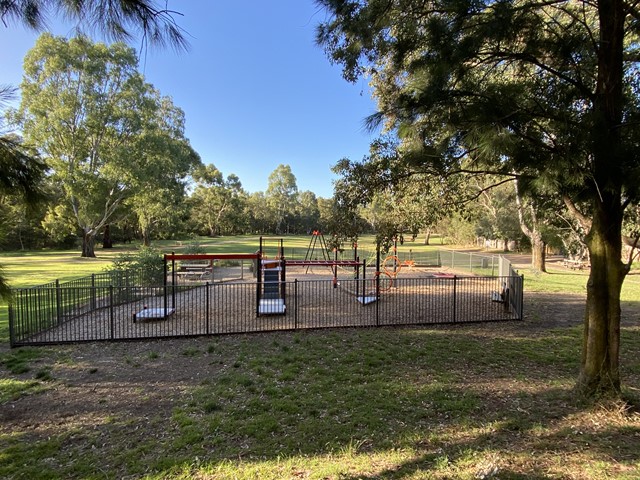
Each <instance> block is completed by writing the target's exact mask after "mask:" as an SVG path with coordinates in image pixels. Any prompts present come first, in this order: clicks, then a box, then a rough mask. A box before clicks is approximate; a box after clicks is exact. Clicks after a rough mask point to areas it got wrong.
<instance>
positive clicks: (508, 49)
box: [318, 0, 640, 395]
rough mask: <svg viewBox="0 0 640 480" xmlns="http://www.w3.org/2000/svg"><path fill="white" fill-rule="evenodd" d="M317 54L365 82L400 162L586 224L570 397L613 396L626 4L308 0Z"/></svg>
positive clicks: (631, 52) (631, 143) (633, 53)
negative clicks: (554, 209)
mask: <svg viewBox="0 0 640 480" xmlns="http://www.w3.org/2000/svg"><path fill="white" fill-rule="evenodd" d="M318 3H319V4H320V5H322V6H324V7H326V9H327V10H328V11H329V14H330V15H329V17H328V19H327V21H326V22H324V23H323V24H321V25H320V26H319V28H318V41H319V43H320V44H322V45H323V46H324V47H325V49H326V51H327V54H328V55H329V57H330V58H331V59H332V60H333V61H335V62H338V63H340V64H341V65H342V66H343V74H344V76H345V78H346V79H348V80H352V81H355V80H356V79H358V78H359V77H360V76H362V75H370V76H371V82H372V85H373V88H374V94H375V95H376V97H377V100H378V114H377V115H376V116H375V117H374V118H373V119H372V122H373V123H376V122H379V123H380V122H381V123H384V125H385V126H386V127H387V128H389V129H395V130H396V131H397V132H398V134H399V136H400V137H401V139H402V144H401V146H400V147H399V149H400V151H401V155H399V157H398V161H399V162H400V163H402V164H403V165H405V166H406V167H407V168H410V169H413V170H415V171H416V172H426V173H429V174H433V175H439V176H446V175H450V174H452V173H454V172H457V173H466V174H470V175H479V174H483V173H489V174H494V175H501V176H512V177H513V178H524V179H528V180H532V181H533V180H536V179H543V180H544V183H545V184H546V185H553V186H554V187H553V188H554V192H555V195H557V196H558V198H564V199H565V200H566V203H567V204H568V205H573V206H576V205H586V209H585V210H584V211H581V212H579V211H578V209H577V208H576V212H578V213H579V214H580V215H581V216H582V217H583V218H584V219H587V220H588V234H587V236H586V243H587V245H588V248H589V252H590V257H591V271H590V276H589V280H588V282H587V307H586V309H585V318H584V325H585V327H584V335H583V346H582V357H581V371H580V375H579V378H578V382H577V387H578V390H579V391H580V392H582V393H584V394H587V395H596V394H598V393H601V392H619V390H620V370H619V347H620V290H621V287H622V282H623V280H624V278H625V276H626V274H627V273H628V271H629V267H630V265H629V263H628V262H624V261H623V260H622V258H621V253H622V241H621V237H622V235H621V234H622V221H623V216H624V212H625V210H626V208H627V207H628V206H629V205H633V204H637V203H638V200H639V197H640V160H639V154H640V149H639V148H638V145H637V141H636V140H635V139H636V138H638V133H639V132H638V129H639V128H640V122H638V121H637V120H638V119H637V117H638V111H639V110H638V103H639V102H638V92H639V91H640V90H639V89H638V87H639V86H640V85H639V84H638V75H637V71H638V69H637V61H638V55H637V45H638V42H637V40H638V38H637V34H638V26H639V25H640V22H638V19H639V18H640V13H639V12H638V10H637V8H636V6H635V3H633V2H627V1H625V0H610V1H601V2H595V3H594V2H586V1H578V0H570V1H566V0H565V1H560V0H551V1H548V2H537V1H534V0H503V1H498V2H495V1H483V0H480V1H477V0H473V1H471V0H437V1H436V0H426V1H418V0H368V1H364V0H318Z"/></svg>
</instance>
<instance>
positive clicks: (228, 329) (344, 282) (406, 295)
mask: <svg viewBox="0 0 640 480" xmlns="http://www.w3.org/2000/svg"><path fill="white" fill-rule="evenodd" d="M270 247H271V248H270ZM321 252H322V255H325V258H319V256H320V255H319V254H318V252H313V251H309V252H308V253H309V255H308V256H307V258H303V259H302V258H301V259H291V260H289V259H287V258H286V257H285V256H284V244H283V242H282V240H277V241H276V242H275V247H273V245H269V244H268V242H267V241H266V240H263V239H261V240H260V245H259V248H258V250H257V251H256V253H252V254H248V253H242V254H234V253H207V254H173V253H172V254H166V255H165V256H164V270H165V274H164V285H161V286H160V285H156V286H148V287H142V286H137V285H127V284H126V282H125V284H123V285H117V286H114V285H104V286H95V285H94V286H91V287H62V286H60V285H58V286H57V287H55V288H35V289H28V290H24V291H18V292H17V296H16V301H15V302H14V305H13V306H12V313H11V319H12V322H11V341H12V345H14V346H17V345H36V344H48V343H65V342H78V341H96V340H122V339H143V338H165V337H180V336H200V335H220V334H230V333H249V332H264V331H276V330H299V329H316V328H329V327H333V328H335V327H371V326H385V325H420V324H441V323H469V322H485V321H499V320H514V319H520V318H522V277H520V276H518V275H517V274H515V273H514V272H509V270H508V269H507V270H506V271H505V273H504V274H503V275H501V276H478V275H468V274H460V273H459V272H458V273H456V272H454V271H451V270H450V269H448V268H443V267H417V266H416V265H415V262H412V263H409V262H407V261H406V260H402V259H401V258H400V257H399V256H397V255H389V256H386V257H385V258H384V259H382V260H381V259H380V255H378V256H377V257H378V258H376V260H375V264H374V266H373V267H372V266H370V265H368V264H367V261H363V260H360V258H359V257H358V251H357V247H354V248H353V249H352V250H350V251H342V252H337V251H334V252H327V251H326V249H325V248H322V250H321ZM393 253H397V252H393ZM331 256H332V258H331ZM226 279H229V280H226ZM216 280H217V281H216ZM225 280H226V281H225Z"/></svg>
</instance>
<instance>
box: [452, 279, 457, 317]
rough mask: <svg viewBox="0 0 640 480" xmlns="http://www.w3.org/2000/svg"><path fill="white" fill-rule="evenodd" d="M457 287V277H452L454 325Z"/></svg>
mask: <svg viewBox="0 0 640 480" xmlns="http://www.w3.org/2000/svg"><path fill="white" fill-rule="evenodd" d="M457 286H458V276H457V275H454V276H453V323H456V304H457V303H458V300H457Z"/></svg>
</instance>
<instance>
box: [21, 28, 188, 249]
mask: <svg viewBox="0 0 640 480" xmlns="http://www.w3.org/2000/svg"><path fill="white" fill-rule="evenodd" d="M24 69H25V71H24V77H23V81H22V84H21V87H22V101H21V103H20V106H19V108H18V109H17V110H16V111H15V112H14V114H13V118H14V120H15V121H16V122H17V123H18V124H19V125H20V126H21V128H22V131H23V133H24V136H25V139H26V140H27V141H28V142H29V143H30V144H32V145H35V146H37V148H38V150H39V151H40V153H41V155H42V157H43V158H45V159H46V161H47V163H48V164H49V165H50V167H51V168H52V174H51V179H52V180H53V181H54V182H56V183H57V184H58V185H59V186H60V187H61V189H62V193H63V197H64V201H65V202H66V204H67V205H68V206H69V208H70V209H71V212H72V214H73V217H74V218H75V221H76V224H77V227H78V228H79V229H80V231H81V233H82V256H85V257H93V256H95V252H94V242H95V236H96V234H97V233H98V232H100V231H101V230H102V229H103V228H104V226H105V225H107V224H109V223H110V222H111V221H112V220H113V219H115V218H116V213H117V211H118V209H119V208H120V207H121V205H122V204H123V202H125V201H126V200H127V199H128V198H130V197H132V196H135V194H136V193H137V192H139V191H141V190H143V189H155V188H158V187H166V186H167V180H168V181H170V182H171V181H174V180H176V179H177V178H179V177H180V176H182V175H184V171H185V165H184V164H185V162H186V163H187V164H188V163H190V162H191V163H192V162H193V161H194V160H193V159H194V157H195V156H197V155H195V153H194V152H193V151H192V150H191V147H189V146H188V143H187V142H186V140H185V139H184V137H183V136H182V131H181V127H175V125H174V126H168V125H162V122H165V121H166V122H170V121H172V120H171V118H170V113H171V112H170V110H171V108H169V107H166V104H167V102H168V103H169V104H170V101H169V100H168V99H162V98H160V97H159V95H158V94H157V92H156V91H155V90H154V89H153V87H152V86H151V85H149V84H148V83H146V82H145V81H144V78H143V77H142V75H141V74H140V73H139V72H138V70H137V57H136V54H135V51H134V50H133V49H131V48H129V47H127V46H126V45H124V44H122V43H116V44H113V45H111V46H107V45H105V44H101V43H97V44H94V43H92V42H91V41H90V40H89V39H87V38H86V37H77V38H73V39H71V40H66V39H64V38H61V37H54V36H52V35H50V34H43V35H42V36H41V37H40V38H39V39H38V41H37V42H36V45H35V47H34V48H33V49H32V50H30V51H29V52H28V53H27V56H26V57H25V62H24ZM163 106H164V107H163ZM179 121H181V120H179ZM185 159H186V160H185ZM158 182H160V183H158Z"/></svg>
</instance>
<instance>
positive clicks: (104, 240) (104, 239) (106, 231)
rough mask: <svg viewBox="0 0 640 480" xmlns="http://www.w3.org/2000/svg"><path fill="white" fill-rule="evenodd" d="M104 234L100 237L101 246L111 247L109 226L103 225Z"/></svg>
mask: <svg viewBox="0 0 640 480" xmlns="http://www.w3.org/2000/svg"><path fill="white" fill-rule="evenodd" d="M103 235H104V236H103V237H102V248H113V240H112V239H111V226H110V225H109V224H106V225H105V226H104V234H103Z"/></svg>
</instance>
